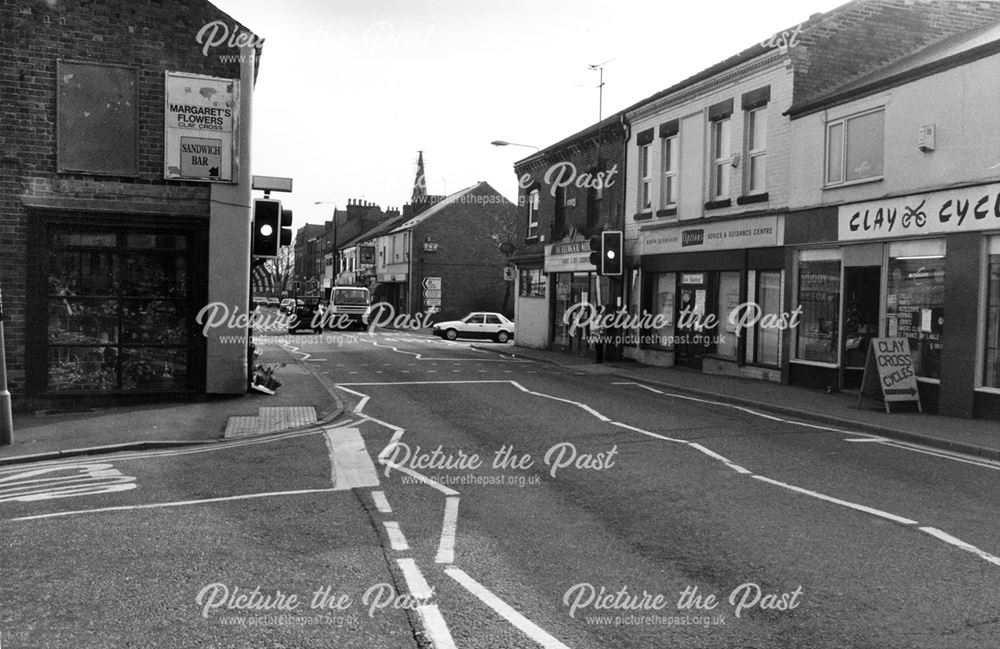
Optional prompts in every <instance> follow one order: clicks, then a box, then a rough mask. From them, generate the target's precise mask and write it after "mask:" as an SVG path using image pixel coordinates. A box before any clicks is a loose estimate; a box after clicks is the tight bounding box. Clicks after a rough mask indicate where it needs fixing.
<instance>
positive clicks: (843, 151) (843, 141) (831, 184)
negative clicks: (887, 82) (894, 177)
mask: <svg viewBox="0 0 1000 649" xmlns="http://www.w3.org/2000/svg"><path fill="white" fill-rule="evenodd" d="M878 113H881V114H882V148H881V151H880V153H881V162H882V170H881V172H879V173H878V174H876V175H872V176H866V177H864V178H855V179H852V180H848V179H847V156H848V150H847V144H848V142H849V138H848V131H849V129H850V123H851V122H852V121H854V120H856V119H860V118H863V117H867V116H869V115H875V114H878ZM837 126H840V127H841V132H840V136H839V140H840V164H839V169H838V171H839V174H840V176H839V178H840V179H839V180H834V181H831V180H830V169H831V165H830V143H831V135H830V131H831V130H832V129H833V128H835V127H837ZM823 129H824V131H823V188H824V189H827V188H835V187H846V186H850V185H859V184H862V183H871V182H878V181H880V180H883V179H884V178H885V106H884V105H882V106H876V107H875V108H869V109H867V110H862V111H858V112H856V113H851V114H850V115H844V116H843V117H838V118H836V119H832V120H828V121H827V122H826V123H825V124H824V125H823Z"/></svg>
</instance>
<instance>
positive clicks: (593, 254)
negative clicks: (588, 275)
mask: <svg viewBox="0 0 1000 649" xmlns="http://www.w3.org/2000/svg"><path fill="white" fill-rule="evenodd" d="M590 263H591V264H593V265H594V266H595V267H596V268H597V272H598V273H599V272H601V235H597V236H596V237H590Z"/></svg>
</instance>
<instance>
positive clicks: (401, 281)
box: [370, 182, 517, 321]
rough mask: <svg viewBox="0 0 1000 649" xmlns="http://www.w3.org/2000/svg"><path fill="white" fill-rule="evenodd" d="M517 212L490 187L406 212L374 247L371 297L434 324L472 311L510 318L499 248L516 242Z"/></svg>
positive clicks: (480, 184)
mask: <svg viewBox="0 0 1000 649" xmlns="http://www.w3.org/2000/svg"><path fill="white" fill-rule="evenodd" d="M516 211H517V210H516V208H515V206H514V204H513V203H511V202H510V201H509V200H507V199H506V198H504V196H503V195H502V194H500V193H499V192H498V191H497V190H495V189H494V188H493V187H492V186H491V185H490V184H489V183H487V182H478V183H476V184H475V185H472V186H470V187H466V188H465V189H462V190H461V191H458V192H455V193H454V194H451V195H449V196H445V197H440V198H439V199H438V198H435V200H434V201H432V202H423V203H421V202H414V203H410V204H407V205H404V209H403V213H402V215H401V216H400V217H397V218H399V221H400V222H399V224H398V225H397V226H396V227H394V228H393V229H391V230H389V231H388V232H385V233H384V234H379V235H378V236H377V237H374V238H372V239H370V240H371V241H373V242H374V253H375V256H374V275H375V284H373V285H372V293H373V294H374V295H376V296H379V297H381V298H382V301H385V302H387V303H388V304H390V305H392V307H393V309H394V310H395V311H396V313H401V312H403V313H407V314H417V313H425V312H430V313H433V315H434V320H435V321H441V320H449V319H455V318H459V317H462V316H464V315H466V314H467V313H468V312H469V311H496V312H500V313H503V314H504V315H508V316H509V315H512V312H513V287H512V283H513V282H511V281H508V279H512V278H507V277H505V270H504V269H505V268H506V267H507V265H508V259H507V255H506V254H505V253H504V252H502V250H501V248H500V246H501V244H503V243H504V242H508V241H509V240H510V237H511V236H513V228H514V220H515V218H516Z"/></svg>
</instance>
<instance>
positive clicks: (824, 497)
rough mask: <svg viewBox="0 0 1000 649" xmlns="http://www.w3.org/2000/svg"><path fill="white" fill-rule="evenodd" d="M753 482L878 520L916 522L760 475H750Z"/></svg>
mask: <svg viewBox="0 0 1000 649" xmlns="http://www.w3.org/2000/svg"><path fill="white" fill-rule="evenodd" d="M750 477H752V478H753V479H754V480H760V481H761V482H766V483H768V484H773V485H775V486H777V487H782V488H783V489H790V490H791V491H795V492H798V493H800V494H805V495H807V496H812V497H813V498H819V499H820V500H825V501H827V502H830V503H833V504H835V505H840V506H841V507H849V508H851V509H856V510H857V511H859V512H865V513H866V514H871V515H872V516H878V517H879V518H885V519H887V520H890V521H892V522H893V523H899V524H900V525H916V524H917V521H915V520H913V519H911V518H904V517H902V516H896V515H895V514H890V513H889V512H884V511H882V510H881V509H875V508H874V507H868V506H866V505H859V504H857V503H852V502H849V501H847V500H841V499H839V498H834V497H833V496H827V495H826V494H821V493H819V492H818V491H812V490H810V489H803V488H802V487H796V486H795V485H790V484H788V483H785V482H780V481H778V480H773V479H771V478H766V477H764V476H762V475H752V476H750Z"/></svg>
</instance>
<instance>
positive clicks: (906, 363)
mask: <svg viewBox="0 0 1000 649" xmlns="http://www.w3.org/2000/svg"><path fill="white" fill-rule="evenodd" d="M879 393H881V395H882V401H883V403H884V404H885V411H886V413H888V412H889V403H891V402H895V401H916V402H917V410H919V411H920V412H923V411H924V410H923V408H922V407H921V405H920V390H919V389H918V388H917V373H916V371H914V369H913V357H912V356H911V355H910V343H909V341H908V340H907V339H906V338H872V339H871V342H869V343H868V358H867V360H866V361H865V374H864V378H862V380H861V391H860V392H859V394H858V407H859V408H860V407H861V400H862V399H863V398H864V397H865V395H871V396H875V395H878V394H879Z"/></svg>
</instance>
